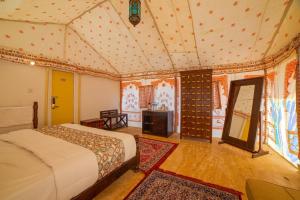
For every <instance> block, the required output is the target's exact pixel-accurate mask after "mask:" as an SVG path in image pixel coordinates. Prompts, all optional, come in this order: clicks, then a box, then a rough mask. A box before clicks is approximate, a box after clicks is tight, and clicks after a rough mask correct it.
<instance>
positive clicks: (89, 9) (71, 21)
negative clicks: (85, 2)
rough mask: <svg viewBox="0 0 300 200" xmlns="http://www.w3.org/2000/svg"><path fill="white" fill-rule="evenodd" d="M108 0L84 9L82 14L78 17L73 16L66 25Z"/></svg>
mask: <svg viewBox="0 0 300 200" xmlns="http://www.w3.org/2000/svg"><path fill="white" fill-rule="evenodd" d="M106 1H108V0H103V1H101V2H99V3H97V4H95V5H94V6H92V7H90V8H89V9H87V10H85V11H83V12H82V13H81V14H80V15H77V17H75V18H73V19H72V20H71V21H69V22H67V23H66V25H67V26H69V25H70V24H71V23H73V22H74V21H75V20H77V19H79V18H80V17H82V16H83V15H85V14H86V13H87V12H89V11H91V10H94V9H95V8H97V7H98V6H99V5H101V4H103V3H105V2H106Z"/></svg>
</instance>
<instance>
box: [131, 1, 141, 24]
mask: <svg viewBox="0 0 300 200" xmlns="http://www.w3.org/2000/svg"><path fill="white" fill-rule="evenodd" d="M129 21H130V23H131V24H132V25H133V26H136V25H137V24H138V23H140V21H141V2H140V0H130V1H129Z"/></svg>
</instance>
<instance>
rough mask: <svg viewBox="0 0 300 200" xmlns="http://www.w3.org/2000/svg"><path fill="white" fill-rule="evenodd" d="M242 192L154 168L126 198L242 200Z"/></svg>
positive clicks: (133, 199)
mask: <svg viewBox="0 0 300 200" xmlns="http://www.w3.org/2000/svg"><path fill="white" fill-rule="evenodd" d="M241 195H242V193H241V192H238V191H235V190H232V189H229V188H225V187H222V186H218V185H214V184H210V183H205V182H203V181H200V180H198V179H194V178H190V177H186V176H182V175H178V174H175V173H172V172H168V171H163V170H160V169H158V170H153V171H152V172H151V173H150V174H149V175H148V176H146V177H145V178H144V179H143V180H142V181H141V182H140V183H139V184H138V185H137V186H136V187H135V188H134V189H133V190H132V191H131V192H130V193H129V194H128V196H127V197H126V198H125V199H126V200H150V199H151V200H182V199H186V200H194V199H195V200H196V199H197V200H241Z"/></svg>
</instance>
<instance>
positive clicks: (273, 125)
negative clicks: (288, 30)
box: [267, 53, 299, 165]
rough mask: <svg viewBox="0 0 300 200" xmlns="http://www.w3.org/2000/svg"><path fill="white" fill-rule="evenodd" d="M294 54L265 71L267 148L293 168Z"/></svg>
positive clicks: (295, 135)
mask: <svg viewBox="0 0 300 200" xmlns="http://www.w3.org/2000/svg"><path fill="white" fill-rule="evenodd" d="M297 63H298V61H297V57H296V53H293V54H292V55H291V56H290V57H289V58H288V59H286V60H285V61H283V62H281V63H280V64H279V65H278V66H276V67H274V68H272V69H268V70H267V84H268V85H267V114H268V115H267V133H268V144H269V145H270V146H271V147H272V148H273V149H275V150H276V151H277V152H279V153H280V154H281V155H283V156H284V157H285V158H286V159H287V160H289V161H290V162H292V163H293V164H295V165H296V164H299V158H298V153H299V143H298V141H299V140H298V137H299V135H298V129H297V114H296V66H297Z"/></svg>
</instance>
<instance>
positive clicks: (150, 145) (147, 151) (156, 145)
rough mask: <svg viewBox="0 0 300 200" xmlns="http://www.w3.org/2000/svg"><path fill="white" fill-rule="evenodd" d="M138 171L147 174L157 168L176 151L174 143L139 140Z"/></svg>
mask: <svg viewBox="0 0 300 200" xmlns="http://www.w3.org/2000/svg"><path fill="white" fill-rule="evenodd" d="M139 143H140V170H142V171H143V172H144V173H146V174H148V173H149V172H151V171H152V170H153V169H155V168H158V167H159V166H160V165H161V164H162V163H163V162H164V161H165V160H166V159H167V158H168V156H169V155H170V154H171V153H172V152H173V151H174V150H175V149H176V147H177V145H178V144H176V143H171V142H163V141H159V140H153V139H146V138H142V137H141V138H140V140H139Z"/></svg>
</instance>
